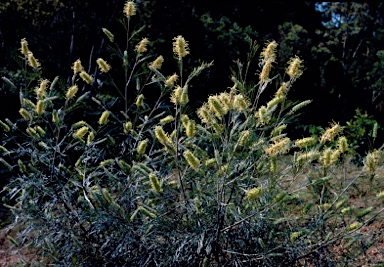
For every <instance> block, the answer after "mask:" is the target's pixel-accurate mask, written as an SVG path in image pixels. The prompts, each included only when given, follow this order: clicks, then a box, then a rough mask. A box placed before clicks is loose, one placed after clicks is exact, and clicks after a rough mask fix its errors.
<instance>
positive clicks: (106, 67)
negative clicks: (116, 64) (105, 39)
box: [96, 58, 111, 73]
mask: <svg viewBox="0 0 384 267" xmlns="http://www.w3.org/2000/svg"><path fill="white" fill-rule="evenodd" d="M96 63H97V65H99V69H100V70H101V72H104V73H107V72H108V71H109V70H110V69H111V66H110V65H109V64H108V63H107V62H105V60H104V59H102V58H98V59H97V60H96Z"/></svg>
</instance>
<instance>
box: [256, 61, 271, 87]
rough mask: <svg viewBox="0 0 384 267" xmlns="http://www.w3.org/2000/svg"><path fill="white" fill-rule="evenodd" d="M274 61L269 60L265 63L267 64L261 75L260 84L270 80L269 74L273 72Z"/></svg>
mask: <svg viewBox="0 0 384 267" xmlns="http://www.w3.org/2000/svg"><path fill="white" fill-rule="evenodd" d="M272 62H273V61H272V60H271V59H267V60H266V61H265V64H264V66H263V69H262V70H261V73H260V75H259V79H260V82H267V81H268V79H269V73H270V72H271V69H272Z"/></svg>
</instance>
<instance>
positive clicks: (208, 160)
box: [204, 158, 216, 167]
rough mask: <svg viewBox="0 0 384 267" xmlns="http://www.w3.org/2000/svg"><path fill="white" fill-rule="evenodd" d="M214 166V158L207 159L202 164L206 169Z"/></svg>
mask: <svg viewBox="0 0 384 267" xmlns="http://www.w3.org/2000/svg"><path fill="white" fill-rule="evenodd" d="M214 164H216V159H215V158H211V159H207V160H206V161H205V163H204V165H205V166H207V167H210V166H212V165H214Z"/></svg>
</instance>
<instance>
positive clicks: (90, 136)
mask: <svg viewBox="0 0 384 267" xmlns="http://www.w3.org/2000/svg"><path fill="white" fill-rule="evenodd" d="M93 139H95V134H94V133H93V132H89V134H88V137H87V146H89V145H90V144H91V143H92V141H93Z"/></svg>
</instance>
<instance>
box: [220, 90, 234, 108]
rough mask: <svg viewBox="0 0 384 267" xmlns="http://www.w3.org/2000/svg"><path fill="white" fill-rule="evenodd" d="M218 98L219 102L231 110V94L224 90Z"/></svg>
mask: <svg viewBox="0 0 384 267" xmlns="http://www.w3.org/2000/svg"><path fill="white" fill-rule="evenodd" d="M219 100H220V102H221V103H223V104H224V105H225V109H226V110H231V109H232V99H231V96H230V95H229V94H228V93H226V92H224V93H221V94H220V95H219Z"/></svg>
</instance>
